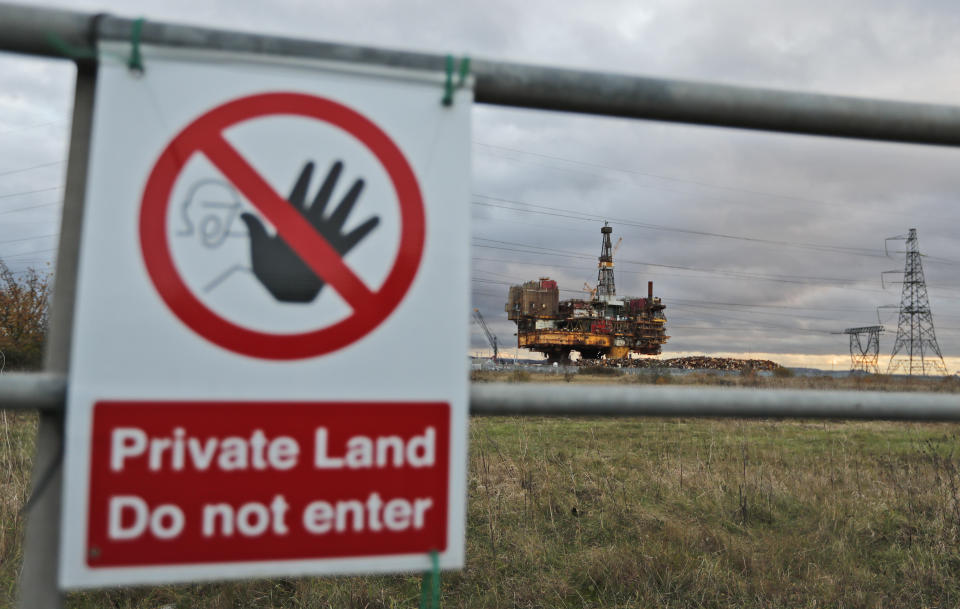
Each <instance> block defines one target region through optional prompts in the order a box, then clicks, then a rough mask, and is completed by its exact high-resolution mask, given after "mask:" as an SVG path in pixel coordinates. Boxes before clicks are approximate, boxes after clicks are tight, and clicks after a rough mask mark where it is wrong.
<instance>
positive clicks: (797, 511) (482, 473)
mask: <svg viewBox="0 0 960 609" xmlns="http://www.w3.org/2000/svg"><path fill="white" fill-rule="evenodd" d="M534 376H535V375H534ZM559 382H563V379H562V377H561V378H560V380H559ZM572 382H578V381H572ZM613 382H620V381H619V380H617V379H614V381H613ZM7 416H8V423H7V425H5V426H4V429H3V430H2V431H3V432H4V433H6V434H7V435H6V436H5V435H0V459H2V463H3V467H4V469H3V473H2V475H3V477H2V478H0V480H2V484H3V486H2V490H3V495H2V500H0V510H2V511H0V518H2V526H3V528H2V529H0V530H2V531H3V537H2V538H0V560H2V561H3V562H2V563H0V586H2V588H0V606H5V605H8V604H9V603H10V599H11V596H10V593H11V588H12V587H13V585H14V584H13V579H14V577H15V575H16V568H17V567H16V565H17V564H18V562H19V544H18V541H17V539H18V537H17V536H18V532H19V527H20V520H19V518H18V517H17V514H18V510H19V506H20V504H21V503H22V493H23V491H24V488H25V485H26V483H25V480H26V475H27V464H26V460H27V459H26V455H27V454H29V449H30V440H29V438H30V437H31V433H32V431H33V421H32V419H30V418H26V417H19V418H17V419H16V420H13V421H10V419H9V417H10V415H9V414H8V415H7ZM5 437H9V438H10V444H9V446H10V447H11V448H9V449H8V448H6V447H7V446H8V445H7V444H6V440H5ZM470 448H471V453H470V479H469V488H468V493H469V517H468V531H467V548H468V549H467V566H466V568H465V569H464V570H463V571H461V572H459V573H449V574H445V575H444V578H443V604H444V606H446V607H477V608H479V607H599V606H603V607H756V608H760V607H763V608H776V607H783V608H788V607H789V608H796V607H811V608H812V607H864V608H867V607H870V608H874V607H883V608H886V607H956V606H960V577H958V576H960V550H958V541H960V426H957V425H950V424H903V423H881V422H861V423H844V422H836V423H833V422H831V423H821V422H807V421H795V422H772V421H731V420H724V421H713V420H699V419H698V420H692V419H691V420H683V419H669V420H667V419H618V420H610V419H605V420H599V419H598V420H588V419H559V418H552V419H541V418H536V419H534V418H486V419H474V420H473V421H472V422H471V447H470ZM419 586H420V576H419V575H417V574H410V575H398V576H389V577H354V578H330V579H277V580H269V581H254V582H239V583H227V584H210V585H194V586H165V587H155V588H145V589H130V590H113V591H107V592H97V593H85V594H77V595H72V596H71V597H70V599H69V606H71V607H77V608H93V607H97V608H100V607H116V608H125V609H126V608H131V609H132V608H138V609H157V608H159V607H164V606H172V607H177V608H183V609H186V608H198V609H200V608H202V609H214V608H217V609H220V608H228V607H229V608H247V607H258V608H260V607H271V608H273V607H276V608H305V607H311V608H313V607H358V608H359V607H385V608H389V607H414V606H417V605H418V602H419V593H420V589H419Z"/></svg>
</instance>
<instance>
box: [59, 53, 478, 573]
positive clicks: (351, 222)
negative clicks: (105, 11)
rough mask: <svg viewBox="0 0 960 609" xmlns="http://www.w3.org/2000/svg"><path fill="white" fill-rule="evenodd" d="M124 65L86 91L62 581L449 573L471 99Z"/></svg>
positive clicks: (262, 67)
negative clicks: (448, 102)
mask: <svg viewBox="0 0 960 609" xmlns="http://www.w3.org/2000/svg"><path fill="white" fill-rule="evenodd" d="M107 46H110V45H107ZM144 62H145V66H146V70H145V73H144V75H143V76H142V77H132V76H131V75H130V74H129V73H128V71H127V70H126V69H125V67H124V66H122V65H120V64H118V65H106V64H105V65H104V66H102V68H101V69H100V70H99V72H98V82H97V97H96V103H95V110H94V131H95V132H94V134H93V138H92V145H91V150H90V169H89V175H88V181H87V193H86V208H85V212H84V226H83V235H82V243H81V250H80V251H81V254H80V260H79V267H80V268H79V284H78V297H77V308H76V311H75V323H74V341H73V352H72V359H71V369H70V382H69V394H68V417H67V419H68V420H67V455H66V459H65V468H66V475H65V483H64V484H65V495H64V514H63V539H62V552H61V565H60V576H61V583H62V585H63V587H65V588H84V587H97V586H108V585H118V584H119V585H127V584H146V583H159V582H178V581H197V580H212V579H232V578H245V577H266V576H282V575H307V574H333V573H364V572H385V571H409V570H420V569H425V568H427V567H428V566H429V565H430V564H431V562H430V561H431V558H430V556H431V553H432V552H437V553H439V556H440V564H441V567H443V568H457V567H460V566H462V564H463V559H464V539H463V536H464V520H465V505H464V504H465V494H466V490H465V477H466V444H467V375H466V369H465V365H464V364H465V355H466V353H467V341H468V338H469V329H468V327H467V321H468V316H467V315H466V313H465V312H467V311H469V308H468V307H469V275H468V268H469V251H468V247H469V246H468V244H469V227H468V223H467V220H468V211H467V210H468V202H469V183H470V166H469V142H470V133H469V116H470V107H469V105H470V101H471V97H470V91H469V88H464V89H461V90H459V91H458V92H457V96H456V99H455V103H454V104H453V105H452V106H444V105H442V104H441V98H442V96H443V86H442V85H443V78H444V75H443V74H439V73H437V74H433V73H416V72H408V71H407V72H403V73H402V74H398V73H395V72H392V71H390V70H387V69H383V70H380V69H371V68H370V67H369V66H367V67H364V68H362V69H359V68H356V67H353V66H349V65H339V64H336V65H334V64H329V63H325V64H321V63H316V64H311V63H304V62H296V63H294V62H289V63H287V62H285V61H282V60H278V61H277V62H274V63H268V62H264V61H263V60H262V59H258V60H256V61H248V59H247V58H246V57H244V56H242V55H238V56H236V57H233V58H231V60H230V61H228V62H225V61H224V57H223V56H222V55H215V56H214V55H210V56H206V55H203V54H192V53H191V54H190V55H189V56H187V55H186V54H185V52H184V51H182V50H173V49H171V50H162V49H156V48H149V47H148V48H145V49H144Z"/></svg>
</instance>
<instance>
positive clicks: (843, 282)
mask: <svg viewBox="0 0 960 609" xmlns="http://www.w3.org/2000/svg"><path fill="white" fill-rule="evenodd" d="M475 239H479V240H482V241H489V242H492V243H501V244H504V245H514V246H517V247H503V246H499V245H487V244H476V243H475V244H474V247H480V248H485V249H496V250H503V251H511V252H518V253H523V254H534V255H541V256H547V255H549V256H561V257H567V258H576V259H580V260H593V259H595V258H596V257H595V256H589V255H586V254H571V253H567V252H564V251H563V250H556V249H553V248H544V247H539V246H532V245H525V244H522V243H515V242H511V241H500V240H496V239H487V238H484V237H475ZM518 248H524V249H518ZM502 262H512V261H506V260H504V261H502ZM617 262H618V264H633V265H641V266H649V267H656V268H665V269H671V270H680V271H692V272H699V273H707V274H712V275H721V276H725V277H730V278H734V279H751V280H759V281H776V282H780V283H795V284H802V285H824V284H832V285H831V287H841V288H844V289H850V290H859V291H867V292H882V290H865V289H863V288H856V287H852V286H851V285H850V284H856V283H862V282H860V281H857V280H854V279H844V278H839V277H810V276H804V275H765V274H760V273H748V272H745V271H733V270H728V269H710V268H701V267H693V266H686V265H678V264H663V263H657V262H645V261H641V260H624V259H622V258H621V259H618V260H617ZM622 272H627V273H631V272H633V273H636V272H638V271H622Z"/></svg>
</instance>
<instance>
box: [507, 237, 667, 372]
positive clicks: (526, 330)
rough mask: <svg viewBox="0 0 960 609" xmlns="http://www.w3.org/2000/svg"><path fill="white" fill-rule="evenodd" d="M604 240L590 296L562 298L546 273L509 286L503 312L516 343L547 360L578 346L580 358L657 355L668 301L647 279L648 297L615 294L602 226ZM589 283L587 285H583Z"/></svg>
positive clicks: (565, 356)
mask: <svg viewBox="0 0 960 609" xmlns="http://www.w3.org/2000/svg"><path fill="white" fill-rule="evenodd" d="M600 233H601V234H602V235H603V245H602V248H601V250H600V258H599V263H598V265H597V268H598V270H597V286H596V288H595V289H590V290H589V292H590V300H584V299H572V300H563V301H561V300H560V289H559V288H558V287H557V282H556V281H553V280H551V279H550V278H549V277H541V278H540V279H539V280H536V281H528V282H526V283H524V284H523V285H514V286H511V287H510V290H509V292H508V294H507V305H506V311H507V318H508V319H510V320H511V321H514V322H516V324H517V344H518V346H519V347H521V348H523V349H529V350H530V351H536V352H539V353H543V354H544V355H546V356H547V359H548V360H549V361H550V362H564V361H567V360H569V359H570V353H571V352H573V351H577V352H578V353H579V354H580V357H581V359H587V360H597V359H601V358H606V359H624V358H628V357H630V353H640V354H643V355H658V354H659V353H660V349H661V346H662V345H663V344H664V343H665V342H667V339H668V338H670V337H669V336H667V335H666V323H667V320H666V318H665V317H664V313H663V310H664V309H665V308H666V306H665V305H664V304H663V303H662V302H661V301H660V299H659V298H656V297H654V295H653V282H652V281H650V282H647V297H646V298H617V290H616V286H615V284H614V280H613V252H614V248H613V247H612V246H611V243H610V235H611V234H612V233H613V227H611V226H608V225H607V223H604V226H603V227H602V228H601V229H600ZM587 287H589V286H587Z"/></svg>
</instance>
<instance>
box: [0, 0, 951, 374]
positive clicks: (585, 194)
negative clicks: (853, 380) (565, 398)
mask: <svg viewBox="0 0 960 609" xmlns="http://www.w3.org/2000/svg"><path fill="white" fill-rule="evenodd" d="M46 4H49V5H60V6H64V7H69V8H74V9H80V10H89V11H94V12H95V11H109V12H113V13H116V14H120V15H125V16H144V17H146V18H148V19H150V18H153V19H161V20H168V21H180V22H187V23H194V24H201V25H208V26H216V27H224V28H234V29H242V30H250V31H260V32H264V33H275V34H283V35H289V36H297V37H307V38H315V39H322V40H334V41H344V42H351V43H359V44H369V45H377V46H386V47H394V48H405V49H413V50H423V51H432V52H440V53H448V52H452V53H456V54H461V53H467V54H469V55H471V56H474V57H484V58H496V59H505V60H511V61H517V62H529V63H539V64H548V65H558V66H569V67H578V68H588V69H596V70H604V71H614V72H623V73H631V74H647V75H657V76H665V77H674V78H684V79H696V80H710V81H720V82H726V83H735V84H745V85H757V86H768V87H777V88H786V89H795V90H802V91H814V92H829V93H839V94H849V95H859V96H871V97H885V98H893V99H903V100H915V101H928V102H940V103H950V104H960V79H957V78H956V74H958V73H960V37H958V36H957V35H956V32H957V31H960V6H958V5H957V4H956V3H954V2H942V1H929V2H923V3H907V2H892V1H890V2H887V1H870V2H866V1H860V0H852V1H848V2H843V3H839V2H835V1H833V2H824V1H816V0H815V1H805V2H794V3H781V2H770V1H769V0H767V1H750V2H747V1H742V0H729V1H727V2H707V1H700V2H693V1H688V2H685V1H678V0H669V1H667V0H663V1H648V2H589V3H588V2H558V1H556V0H554V1H550V2H547V1H539V0H536V1H530V0H528V1H525V2H504V1H498V0H494V1H490V0H487V1H485V2H475V3H467V2H455V1H449V0H448V1H443V2H440V1H437V2H396V1H394V2H388V1H381V2H364V1H360V0H350V1H349V2H346V1H344V2H337V1H324V2H307V1H299V2H297V1H286V2H285V1H282V0H277V1H273V2H269V3H267V2H262V1H257V2H255V1H252V0H232V1H230V2H226V1H222V0H221V1H211V2H200V1H197V0H190V1H184V0H165V1H145V2H140V3H132V2H121V1H119V0H112V1H102V2H91V1H87V0H77V1H74V2H70V3H69V4H68V3H64V2H58V3H46ZM72 81H73V69H72V66H71V65H70V64H69V63H66V62H55V61H44V60H37V59H28V58H22V57H17V56H12V55H2V56H0V257H2V258H4V259H5V260H7V262H8V264H10V266H11V267H13V268H15V270H18V271H19V270H21V269H23V268H25V266H27V265H42V264H44V263H46V262H47V261H49V260H52V256H53V248H55V246H56V239H55V234H56V232H57V230H58V226H57V218H58V210H59V208H58V201H59V199H60V197H61V196H62V190H61V189H60V186H61V185H62V181H63V173H64V169H65V164H64V163H63V160H64V159H65V155H66V152H65V151H66V134H67V131H68V127H69V120H68V116H69V110H70V105H71V89H72ZM473 138H474V142H473V155H474V156H473V177H474V183H473V187H472V190H473V193H474V195H473V198H472V202H471V214H472V216H473V218H474V223H473V236H474V247H473V256H474V266H473V290H474V291H473V300H474V305H475V306H476V307H479V308H480V310H481V311H482V313H483V315H484V317H485V318H486V319H487V322H488V324H489V325H490V327H491V329H492V330H493V331H494V332H495V333H496V334H497V335H498V336H499V337H500V340H501V343H502V344H506V345H510V344H514V341H515V338H514V337H513V334H514V332H515V329H514V326H513V324H512V323H510V322H508V321H507V320H506V316H505V313H504V310H503V308H504V301H505V295H506V291H507V287H508V285H510V284H511V283H518V282H521V281H524V280H527V279H534V278H537V277H540V276H550V277H552V278H555V279H557V280H558V281H559V283H560V287H561V289H562V290H564V291H563V292H561V295H562V297H568V298H573V297H584V296H585V294H584V293H583V292H578V290H580V289H581V288H582V286H583V284H584V282H593V281H595V280H596V256H597V255H598V254H599V249H600V226H602V222H603V220H604V219H606V220H609V221H610V223H611V225H613V227H614V239H617V238H618V237H623V243H622V245H621V246H620V248H619V250H618V252H617V256H616V263H617V265H616V279H617V291H618V293H619V294H621V295H637V296H642V295H644V294H645V291H646V281H648V280H653V281H654V286H655V292H656V294H657V295H658V296H660V297H661V298H662V299H663V301H664V302H665V303H666V305H667V309H666V313H667V319H668V333H669V334H670V335H671V336H672V337H673V338H672V339H671V340H670V342H669V343H668V344H667V346H666V348H665V352H667V353H707V354H710V353H721V352H722V353H752V354H773V355H770V357H773V358H774V359H779V360H781V361H784V362H785V363H788V364H794V365H795V364H799V363H803V362H807V363H813V364H815V365H819V366H821V367H824V366H825V367H830V366H831V365H832V363H833V360H834V359H836V360H837V367H838V369H839V368H842V367H843V366H846V365H847V362H848V359H847V356H846V353H847V338H846V337H845V336H840V335H834V334H830V333H831V332H834V331H839V330H842V329H844V328H846V327H850V326H861V325H871V324H875V323H877V307H878V306H880V305H895V304H897V303H898V302H899V298H900V295H899V285H893V286H887V288H886V289H882V287H881V282H880V273H881V271H886V270H892V269H900V270H902V269H903V263H904V259H903V255H902V254H893V257H890V258H888V257H884V255H883V254H884V239H885V238H887V237H891V236H895V235H903V234H905V233H906V232H907V230H908V229H909V228H911V227H915V228H917V229H918V231H919V236H920V247H921V251H923V252H924V253H925V254H927V255H928V256H929V258H927V259H925V260H924V265H925V266H924V270H925V272H926V276H927V281H928V285H929V289H930V299H931V306H932V309H933V314H934V320H935V322H936V327H937V336H938V339H939V342H940V346H941V349H942V350H943V352H944V355H946V356H948V367H949V368H950V370H951V371H955V370H956V369H957V368H958V366H960V360H958V359H953V358H954V357H957V356H960V299H958V295H960V240H958V239H957V237H956V234H957V231H956V226H957V222H958V220H960V211H957V210H956V204H955V201H956V198H957V195H958V193H960V171H958V170H957V167H958V166H960V163H958V161H960V151H958V150H951V149H947V148H935V147H925V146H912V145H903V144H878V143H868V142H856V141H849V140H835V139H828V138H819V137H807V136H794V135H789V136H788V135H775V134H768V133H760V132H746V131H737V130H730V129H717V128H707V127H695V126H685V125H671V124H666V123H656V122H645V121H630V120H619V119H607V118H595V117H585V116H575V115H570V114H563V113H548V112H534V111H527V110H508V109H503V108H494V107H489V106H476V108H475V110H474V135H473ZM704 233H711V234H710V235H707V234H704ZM890 249H891V250H893V251H902V249H903V248H902V242H891V248H890ZM890 279H893V280H896V279H897V278H896V277H895V276H891V277H890ZM881 319H882V321H883V322H884V323H885V324H886V326H887V328H888V329H890V330H892V331H895V329H896V310H895V309H883V310H881ZM474 330H475V332H474V337H473V346H474V347H475V348H477V349H481V348H483V347H484V346H485V341H484V339H483V337H482V336H481V335H480V333H479V332H478V331H476V328H474ZM892 346H893V332H890V333H888V334H886V335H885V336H884V337H882V339H881V363H882V364H883V363H885V361H886V358H884V357H883V354H884V353H886V354H887V356H888V357H889V352H890V349H891V348H892ZM788 354H802V355H808V356H817V357H808V358H799V357H796V356H794V355H788Z"/></svg>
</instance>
